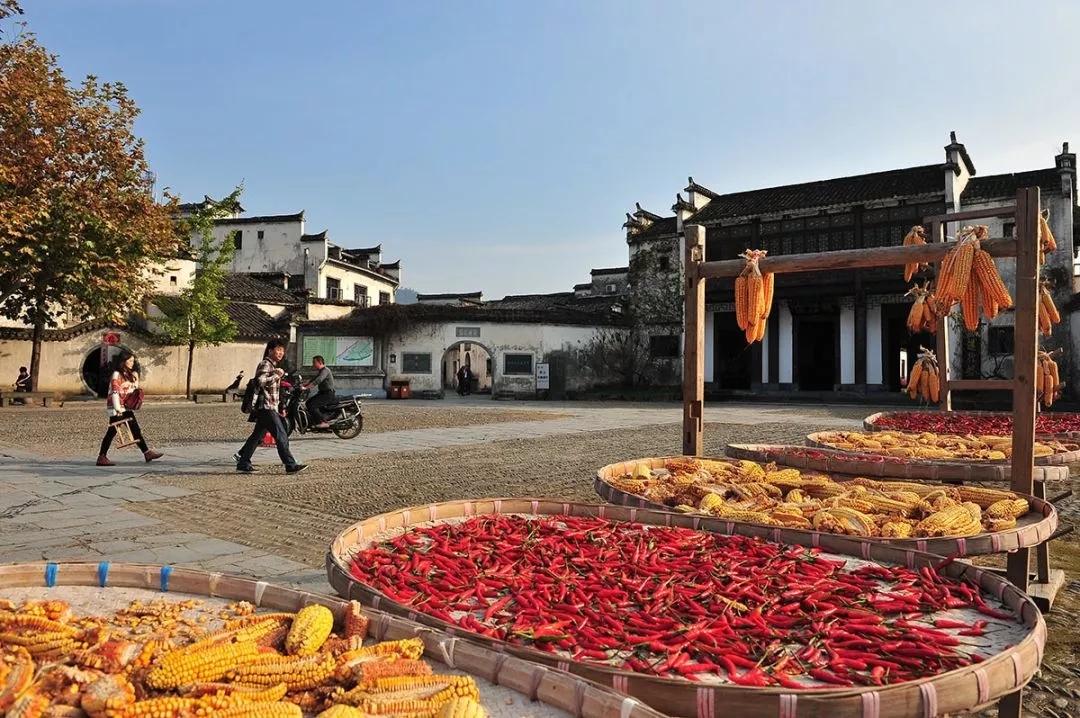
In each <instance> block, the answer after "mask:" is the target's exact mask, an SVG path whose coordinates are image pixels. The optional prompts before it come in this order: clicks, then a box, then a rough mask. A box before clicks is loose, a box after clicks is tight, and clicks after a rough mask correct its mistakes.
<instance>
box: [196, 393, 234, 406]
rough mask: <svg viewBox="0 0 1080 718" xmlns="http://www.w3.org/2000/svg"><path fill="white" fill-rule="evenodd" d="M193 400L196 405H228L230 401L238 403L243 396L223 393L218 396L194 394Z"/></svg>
mask: <svg viewBox="0 0 1080 718" xmlns="http://www.w3.org/2000/svg"><path fill="white" fill-rule="evenodd" d="M194 398H195V403H196V404H222V403H224V404H228V403H229V402H230V401H240V399H242V398H243V396H242V395H237V394H235V393H233V392H231V391H223V392H222V393H220V394H195V396H194Z"/></svg>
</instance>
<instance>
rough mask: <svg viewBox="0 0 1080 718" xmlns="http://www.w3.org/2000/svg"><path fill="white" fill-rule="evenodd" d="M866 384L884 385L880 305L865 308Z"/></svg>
mask: <svg viewBox="0 0 1080 718" xmlns="http://www.w3.org/2000/svg"><path fill="white" fill-rule="evenodd" d="M866 383H867V384H882V383H884V381H883V379H882V376H881V305H878V306H876V307H867V308H866Z"/></svg>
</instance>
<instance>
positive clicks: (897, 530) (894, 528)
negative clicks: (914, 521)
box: [881, 519, 912, 538]
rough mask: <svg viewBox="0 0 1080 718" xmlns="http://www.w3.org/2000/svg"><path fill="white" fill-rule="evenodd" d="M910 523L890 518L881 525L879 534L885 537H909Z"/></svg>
mask: <svg viewBox="0 0 1080 718" xmlns="http://www.w3.org/2000/svg"><path fill="white" fill-rule="evenodd" d="M911 531H912V525H911V523H909V522H907V521H901V520H897V519H891V520H889V521H886V522H885V523H883V524H882V525H881V535H882V536H884V537H887V538H909V537H910V536H911Z"/></svg>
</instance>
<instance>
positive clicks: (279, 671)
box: [228, 653, 337, 691]
mask: <svg viewBox="0 0 1080 718" xmlns="http://www.w3.org/2000/svg"><path fill="white" fill-rule="evenodd" d="M336 668H337V662H336V661H335V660H334V657H333V656H332V655H330V654H329V653H316V654H314V655H308V656H272V658H271V659H270V660H267V661H260V662H258V663H249V664H242V665H238V666H236V667H235V668H233V669H232V670H231V671H229V672H228V676H229V680H231V681H235V682H237V683H245V684H248V685H252V686H276V685H277V684H279V683H284V684H285V685H287V686H288V687H289V690H290V691H303V690H309V689H311V688H315V687H317V686H319V685H320V684H322V683H324V682H325V681H326V680H327V679H329V678H330V677H331V676H333V675H334V672H335V670H336Z"/></svg>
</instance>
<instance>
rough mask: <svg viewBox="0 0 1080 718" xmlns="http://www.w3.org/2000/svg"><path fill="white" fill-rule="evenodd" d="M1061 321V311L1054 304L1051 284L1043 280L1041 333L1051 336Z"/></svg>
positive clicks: (1040, 298) (1040, 288) (1040, 314)
mask: <svg viewBox="0 0 1080 718" xmlns="http://www.w3.org/2000/svg"><path fill="white" fill-rule="evenodd" d="M1060 323H1061V313H1060V312H1058V308H1057V306H1056V305H1055V304H1054V297H1053V295H1051V294H1050V285H1049V284H1048V283H1047V282H1043V283H1042V284H1041V286H1040V287H1039V333H1040V334H1043V335H1045V336H1050V332H1051V330H1052V329H1053V326H1054V325H1055V324H1060Z"/></svg>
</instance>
